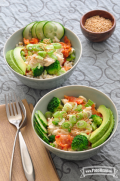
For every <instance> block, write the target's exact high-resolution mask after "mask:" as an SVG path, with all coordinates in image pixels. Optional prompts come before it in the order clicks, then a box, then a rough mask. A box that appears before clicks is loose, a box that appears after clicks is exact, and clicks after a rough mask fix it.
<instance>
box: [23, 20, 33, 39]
mask: <svg viewBox="0 0 120 181" xmlns="http://www.w3.org/2000/svg"><path fill="white" fill-rule="evenodd" d="M34 23H36V21H35V22H32V23H30V24H28V25H27V26H26V27H25V28H24V30H23V38H26V39H29V40H31V38H32V32H31V29H32V26H33V25H34Z"/></svg>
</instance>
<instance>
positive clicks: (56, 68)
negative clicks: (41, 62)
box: [46, 60, 61, 75]
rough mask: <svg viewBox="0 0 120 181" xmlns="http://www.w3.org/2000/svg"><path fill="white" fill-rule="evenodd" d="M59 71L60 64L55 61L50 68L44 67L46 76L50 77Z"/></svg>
mask: <svg viewBox="0 0 120 181" xmlns="http://www.w3.org/2000/svg"><path fill="white" fill-rule="evenodd" d="M60 69H61V66H60V62H59V61H58V60H56V61H55V62H54V63H52V64H51V65H50V66H48V67H46V70H47V72H48V74H50V75H56V74H57V73H58V71H59V70H60Z"/></svg>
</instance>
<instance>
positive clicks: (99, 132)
mask: <svg viewBox="0 0 120 181" xmlns="http://www.w3.org/2000/svg"><path fill="white" fill-rule="evenodd" d="M98 112H100V113H101V114H102V115H103V121H102V124H101V125H100V127H99V128H97V129H96V130H95V131H93V132H92V133H91V136H90V138H89V141H90V142H91V143H95V142H96V141H98V140H99V139H100V138H101V137H102V136H103V135H104V134H105V132H106V130H107V129H108V127H109V125H110V112H109V110H108V109H107V108H106V107H105V106H104V105H100V106H99V108H98Z"/></svg>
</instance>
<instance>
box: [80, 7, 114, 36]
mask: <svg viewBox="0 0 120 181" xmlns="http://www.w3.org/2000/svg"><path fill="white" fill-rule="evenodd" d="M95 11H99V12H106V13H107V14H109V15H110V16H111V17H112V18H113V20H114V21H113V25H112V27H111V28H110V29H109V30H107V31H104V32H92V31H90V30H87V29H86V28H85V27H84V25H83V23H82V20H83V17H84V16H86V15H87V14H89V13H91V12H95ZM90 17H92V16H90ZM103 18H104V17H103ZM80 26H81V27H82V28H83V29H84V30H85V31H86V32H88V33H91V34H95V35H100V34H104V33H107V32H110V31H111V30H112V29H114V28H115V26H116V20H115V17H114V16H113V15H112V14H111V13H110V12H108V11H105V10H102V9H101V10H100V9H98V10H97V9H96V10H92V11H88V12H87V13H85V14H84V15H83V16H82V17H81V19H80Z"/></svg>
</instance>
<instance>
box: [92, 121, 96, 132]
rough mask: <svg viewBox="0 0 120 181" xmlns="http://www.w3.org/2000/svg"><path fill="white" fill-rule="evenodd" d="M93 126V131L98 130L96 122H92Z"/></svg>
mask: <svg viewBox="0 0 120 181" xmlns="http://www.w3.org/2000/svg"><path fill="white" fill-rule="evenodd" d="M91 126H92V130H93V131H95V130H96V129H97V125H96V124H95V123H94V122H92V124H91Z"/></svg>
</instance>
